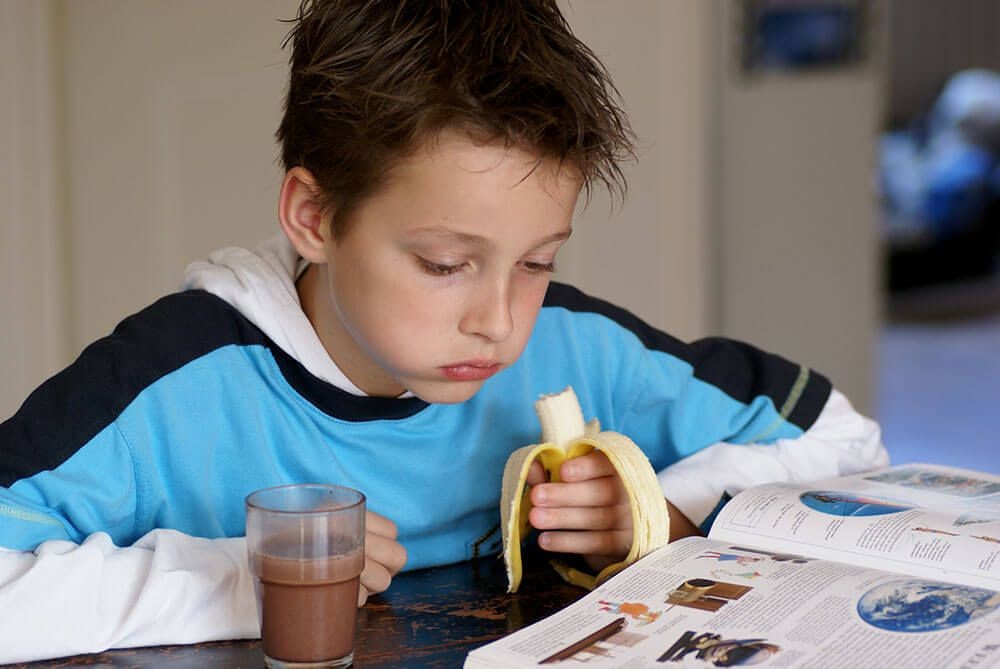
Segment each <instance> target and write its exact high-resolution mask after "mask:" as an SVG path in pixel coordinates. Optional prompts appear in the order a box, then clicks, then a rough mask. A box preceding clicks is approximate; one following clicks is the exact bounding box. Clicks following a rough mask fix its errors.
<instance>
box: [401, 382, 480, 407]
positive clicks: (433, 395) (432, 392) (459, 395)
mask: <svg viewBox="0 0 1000 669" xmlns="http://www.w3.org/2000/svg"><path fill="white" fill-rule="evenodd" d="M482 387H483V382H482V381H466V382H460V381H457V382H445V383H427V384H422V383H416V384H414V385H413V386H412V387H411V388H410V389H409V390H410V392H411V393H413V394H414V395H416V396H417V397H419V398H420V399H422V400H423V401H425V402H428V403H429V404H461V403H462V402H466V401H468V400H470V399H472V398H473V397H474V396H475V395H476V393H478V392H479V389H480V388H482Z"/></svg>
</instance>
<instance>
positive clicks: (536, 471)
mask: <svg viewBox="0 0 1000 669" xmlns="http://www.w3.org/2000/svg"><path fill="white" fill-rule="evenodd" d="M548 480H549V477H548V476H547V475H546V473H545V468H544V467H542V463H541V462H539V461H538V460H535V461H534V462H532V463H531V468H530V469H529V470H528V479H527V481H528V485H538V484H539V483H546V482H547V481H548Z"/></svg>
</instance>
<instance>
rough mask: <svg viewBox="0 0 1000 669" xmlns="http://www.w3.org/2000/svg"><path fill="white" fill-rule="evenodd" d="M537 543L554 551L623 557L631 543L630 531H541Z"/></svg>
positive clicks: (545, 548)
mask: <svg viewBox="0 0 1000 669" xmlns="http://www.w3.org/2000/svg"><path fill="white" fill-rule="evenodd" d="M538 545H539V546H540V547H541V548H543V549H544V550H547V551H552V552H554V553H575V554H577V555H607V556H613V557H618V558H621V557H624V556H625V555H627V554H628V551H629V548H631V545H632V532H631V531H627V532H626V531H622V530H611V531H604V532H542V533H541V534H539V535H538Z"/></svg>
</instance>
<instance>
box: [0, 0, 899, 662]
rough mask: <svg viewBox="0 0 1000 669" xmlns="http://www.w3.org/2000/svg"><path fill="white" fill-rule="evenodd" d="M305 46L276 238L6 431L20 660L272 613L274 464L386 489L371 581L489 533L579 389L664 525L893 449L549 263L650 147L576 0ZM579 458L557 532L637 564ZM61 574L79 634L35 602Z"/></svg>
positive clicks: (313, 37)
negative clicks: (252, 499)
mask: <svg viewBox="0 0 1000 669" xmlns="http://www.w3.org/2000/svg"><path fill="white" fill-rule="evenodd" d="M290 41H291V43H292V56H291V78H290V83H289V90H288V97H287V101H286V105H285V114H284V118H283V120H282V123H281V126H280V128H279V130H278V139H279V141H280V143H281V147H282V159H283V162H284V166H285V170H286V174H285V178H284V182H283V184H282V188H281V194H280V198H279V206H278V219H279V224H280V226H281V229H282V232H283V235H282V236H281V237H280V238H278V239H275V240H271V241H270V242H267V243H265V244H264V245H262V246H261V247H260V248H259V249H258V250H257V251H256V252H250V251H245V250H241V249H224V250H222V251H220V252H217V253H215V254H213V255H212V256H211V258H210V259H209V261H208V262H203V263H195V264H194V265H192V266H191V267H189V268H188V272H187V275H186V279H185V287H186V288H187V290H185V291H184V292H182V293H178V294H176V295H171V296H168V297H166V298H164V299H162V300H160V301H159V302H157V303H156V304H154V305H152V306H151V307H149V308H148V309H146V310H144V311H143V312H141V313H139V314H137V315H135V316H133V317H131V318H129V319H126V320H125V321H124V322H123V323H122V324H121V325H120V326H119V327H118V328H117V329H116V330H115V332H114V334H113V335H112V336H110V337H108V338H106V339H104V340H101V341H98V342H96V343H95V344H93V345H92V346H91V347H89V348H88V349H87V350H86V351H84V353H83V354H82V355H81V357H80V359H79V360H77V361H76V362H75V363H74V364H73V365H72V366H71V367H70V368H68V369H67V370H65V371H64V372H62V373H61V374H59V375H57V376H56V377H54V378H53V379H51V380H49V381H48V382H46V384H44V385H43V386H41V387H40V388H39V389H38V390H37V391H36V392H35V393H33V394H32V396H31V397H30V398H29V399H28V401H27V402H26V403H25V405H24V406H23V407H22V409H21V410H20V411H19V412H18V413H17V414H16V415H15V416H14V417H13V418H11V419H10V420H9V421H7V422H6V423H4V424H3V425H2V426H0V485H2V486H5V487H4V488H0V546H3V547H6V548H7V549H9V551H8V552H6V553H3V554H0V583H4V582H6V583H8V584H9V585H10V586H11V587H9V588H7V591H6V592H4V593H0V596H3V595H7V596H8V599H7V601H5V602H0V603H2V604H4V605H5V607H6V608H7V610H13V609H14V608H15V607H16V608H17V609H18V610H20V611H22V612H24V615H22V616H20V619H21V620H19V621H14V622H13V623H12V624H11V626H6V625H5V627H4V628H3V630H2V631H0V648H2V649H4V650H6V651H7V652H9V653H13V654H15V657H13V658H0V659H28V658H29V657H41V656H42V654H48V655H58V654H65V653H72V652H82V651H94V650H100V649H102V648H106V647H109V646H115V645H117V646H125V645H151V644H154V643H168V642H189V641H195V640H200V639H211V638H227V637H245V636H254V635H256V633H257V629H256V617H255V614H254V607H253V603H252V591H251V589H250V585H249V581H248V575H247V572H246V566H245V562H246V558H245V554H244V551H245V548H244V547H243V545H242V543H241V542H240V540H239V539H238V537H239V536H240V535H241V534H242V533H243V522H244V516H243V507H242V501H243V498H244V496H245V495H246V494H247V493H249V492H251V491H253V490H255V489H258V488H262V487H266V486H271V485H278V484H282V483H290V482H295V481H324V482H332V483H339V484H343V485H348V486H351V487H355V488H358V489H360V490H362V491H363V492H365V494H366V495H367V497H368V502H369V509H370V511H371V513H370V514H369V517H368V533H367V536H366V566H365V571H364V573H363V575H362V584H363V589H362V596H361V601H360V602H359V605H360V604H363V602H364V599H365V598H366V597H367V595H368V593H377V592H381V591H383V590H385V589H386V588H388V587H390V584H391V580H392V577H393V576H394V575H395V574H396V573H397V572H398V571H399V570H400V569H402V568H404V567H405V568H408V569H415V568H420V567H426V566H430V565H435V564H444V563H448V562H455V561H458V560H464V559H468V558H471V557H475V556H478V555H486V554H491V553H495V552H496V551H497V549H498V547H499V527H498V515H499V514H498V509H497V503H498V497H499V487H500V477H501V472H502V469H503V464H504V462H505V461H506V459H507V456H508V455H509V454H510V453H511V451H513V450H514V449H516V448H518V447H520V446H522V445H524V444H527V443H531V442H534V441H537V438H538V427H537V423H536V419H535V416H534V412H533V409H532V403H533V402H534V400H535V398H537V396H538V395H539V394H541V393H546V392H554V391H558V390H561V389H562V388H564V387H565V386H567V385H572V386H573V387H574V389H575V391H576V393H577V395H578V396H579V398H580V401H581V404H582V406H583V411H584V415H586V416H587V417H597V418H599V419H600V420H601V423H602V425H603V426H604V427H605V428H606V429H611V430H616V431H619V432H623V433H625V434H627V435H629V436H630V437H632V438H633V440H634V441H636V443H638V444H639V445H640V446H641V447H642V448H643V449H644V450H645V452H646V453H647V454H648V456H649V457H650V460H651V461H652V463H653V464H654V466H655V467H656V468H657V470H658V471H660V472H661V474H660V479H661V483H662V484H663V486H664V493H665V498H666V500H667V502H666V503H667V504H668V508H669V510H670V513H671V517H672V519H673V521H674V522H672V525H671V529H672V534H673V536H672V538H677V537H679V536H683V535H686V534H692V533H695V532H697V528H696V527H695V525H694V524H695V523H699V524H707V523H708V522H710V520H709V519H710V514H711V511H712V510H713V508H714V507H715V505H716V504H717V503H718V501H719V500H720V497H721V496H722V495H723V493H724V492H725V491H726V490H727V489H737V488H741V487H745V486H746V485H749V484H752V483H757V482H761V481H764V480H775V479H788V478H812V477H821V476H828V475H836V474H842V473H847V472H853V471H858V470H862V469H867V468H871V467H874V466H878V465H881V464H884V461H885V452H884V449H883V448H882V446H881V443H880V441H879V434H878V429H877V427H876V426H875V425H874V424H873V423H871V422H870V421H868V420H866V419H864V418H862V417H861V416H859V415H858V414H856V413H854V412H853V410H852V409H851V408H850V405H849V404H848V403H847V401H846V400H845V399H844V398H843V396H842V395H840V394H839V393H837V392H836V391H834V390H832V388H831V387H830V384H829V383H828V382H827V381H826V380H825V379H824V378H823V377H821V376H819V375H817V374H815V373H812V372H810V371H808V370H805V369H803V368H800V367H799V366H797V365H793V364H791V363H789V362H787V361H784V360H782V359H780V358H777V357H776V356H772V355H769V354H765V353H763V352H760V351H757V350H756V349H753V348H752V347H749V346H746V345H743V344H738V343H736V342H730V341H725V340H705V341H702V342H696V343H695V344H692V345H685V344H683V343H681V342H678V341H677V340H675V339H673V338H671V337H669V336H668V335H666V334H664V333H662V332H658V331H656V330H654V329H652V328H650V327H649V326H647V325H645V324H644V323H642V322H641V321H639V320H638V319H636V318H635V317H634V316H632V315H630V314H628V313H626V312H624V311H622V310H621V309H618V308H616V307H614V306H612V305H609V304H607V303H604V302H601V301H599V300H595V299H593V298H590V297H587V296H585V295H583V294H581V293H579V292H578V291H575V290H574V289H572V288H570V287H568V286H564V285H560V284H556V283H550V275H551V272H552V271H553V269H554V262H555V257H556V255H557V252H558V250H559V248H560V247H561V246H562V244H563V243H565V242H566V240H567V238H568V237H569V236H570V233H571V219H572V213H573V211H574V207H575V205H576V202H577V198H578V195H579V193H580V191H581V190H583V189H589V188H590V187H591V186H592V185H594V184H595V183H597V182H601V183H604V184H606V185H607V186H609V187H610V188H611V189H612V190H623V188H624V184H623V183H622V178H621V172H620V170H619V168H618V163H619V161H621V160H622V159H624V158H627V157H628V156H630V155H631V132H630V130H629V127H628V124H627V121H626V119H625V118H624V116H623V114H622V113H621V111H620V109H619V108H618V106H617V104H616V100H615V95H614V88H613V86H612V84H611V82H610V81H609V79H608V77H607V74H606V72H605V70H604V69H603V67H602V66H601V65H600V63H599V62H598V61H597V60H596V59H595V58H594V56H593V54H591V53H590V51H589V50H588V49H587V48H586V47H585V46H583V45H582V44H580V43H579V42H578V41H577V40H576V39H575V38H574V37H573V36H572V34H571V32H570V31H569V29H568V27H567V26H566V24H565V22H564V20H563V18H562V17H561V15H560V14H559V11H558V9H557V7H556V5H555V3H554V2H551V1H549V0H524V1H523V2H496V3H493V2H491V3H471V2H469V3H467V2H454V3H452V2H447V1H441V2H427V1H426V0H399V1H397V2H383V1H372V0H369V1H365V0H329V1H320V0H317V1H315V2H312V1H306V2H304V3H303V5H302V7H301V8H300V12H299V16H298V18H297V20H296V22H295V26H294V28H293V30H292V33H291V35H290ZM561 474H562V478H563V479H564V482H562V483H547V482H545V481H544V480H542V478H541V475H540V472H539V471H538V470H537V469H536V471H535V472H534V473H533V475H532V478H531V482H532V483H533V484H534V485H533V489H532V493H531V494H532V497H533V502H534V503H535V505H536V507H535V509H534V510H533V511H532V516H531V522H532V524H533V525H534V526H535V527H536V528H537V529H538V530H540V534H539V538H538V541H539V543H540V544H541V546H542V547H543V548H544V549H546V550H551V551H555V552H560V553H572V554H578V555H581V556H583V557H584V558H585V559H586V560H587V561H588V562H589V563H590V565H591V566H593V567H598V566H600V565H601V564H602V563H604V562H606V561H609V560H616V559H620V558H621V557H622V556H624V555H625V554H626V552H627V548H628V546H627V541H628V540H629V537H630V535H631V531H630V526H629V523H630V522H631V521H630V515H629V513H628V510H627V507H626V506H625V499H624V495H623V491H622V487H621V482H620V481H619V480H618V478H617V477H616V476H615V474H614V472H613V470H612V469H611V468H610V466H609V465H608V463H607V461H606V459H605V458H604V457H603V456H601V455H600V454H592V455H589V456H585V457H581V458H578V459H575V460H573V461H570V462H568V463H566V464H565V465H564V466H563V469H562V472H561ZM54 540H61V541H54ZM29 551H34V553H31V552H29ZM95 584H98V585H95ZM54 590H57V591H58V592H59V597H60V600H61V601H64V602H66V604H65V606H64V607H63V608H64V609H68V610H69V611H71V612H72V611H75V612H76V615H75V616H73V618H72V621H73V623H72V624H73V625H75V626H76V627H74V628H73V629H74V630H79V631H74V632H72V633H73V634H76V635H77V636H75V637H72V638H70V637H69V636H68V635H69V634H71V632H70V631H69V629H70V626H69V625H67V626H66V627H61V626H60V625H59V624H54V623H53V620H52V617H53V616H58V615H63V611H54V610H53V609H54V608H56V607H53V606H51V603H49V606H45V607H42V606H40V605H39V604H38V601H39V600H43V599H44V597H39V595H40V594H42V593H44V592H46V591H48V592H52V591H54ZM94 608H96V609H98V610H101V611H103V612H104V614H103V615H99V616H87V617H84V622H85V623H86V624H84V625H82V626H81V625H80V621H81V616H80V615H79V612H80V611H82V610H93V609H94ZM32 611H39V612H40V613H39V614H38V615H41V614H42V613H44V615H45V616H46V621H47V622H48V623H49V624H48V625H47V626H45V629H63V630H66V631H65V633H61V635H60V636H59V637H58V638H55V639H53V638H44V639H43V638H42V637H41V636H40V632H39V631H38V630H39V629H40V626H39V625H37V618H35V619H34V620H35V622H34V624H32V621H33V618H32ZM22 620H23V621H24V622H23V623H22V622H21V621H22ZM153 621H155V623H156V624H155V625H152V624H151V623H152V622H153ZM11 648H13V649H14V650H10V649H11ZM0 652H2V651H0ZM17 653H21V656H20V657H17V656H16V654H17Z"/></svg>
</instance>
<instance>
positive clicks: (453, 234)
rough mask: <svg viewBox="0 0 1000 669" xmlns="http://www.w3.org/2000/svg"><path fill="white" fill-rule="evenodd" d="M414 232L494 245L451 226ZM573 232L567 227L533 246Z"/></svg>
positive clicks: (564, 237) (479, 244)
mask: <svg viewBox="0 0 1000 669" xmlns="http://www.w3.org/2000/svg"><path fill="white" fill-rule="evenodd" d="M414 234H417V235H431V236H434V237H440V238H442V239H452V240H455V241H457V242H461V243H463V244H468V245H469V246H478V247H480V248H483V247H488V246H490V245H492V242H491V241H490V240H489V239H487V238H486V237H482V236H480V235H470V234H469V233H467V232H459V231H458V230H451V229H449V228H442V227H436V226H435V227H427V228H417V229H416V230H414ZM571 234H573V229H572V228H567V229H566V230H561V231H560V232H556V233H553V234H551V235H549V236H547V237H545V238H543V239H540V240H538V243H537V244H535V246H533V247H532V248H538V247H539V246H545V245H546V244H551V243H552V242H559V241H562V240H564V239H569V237H570V235H571Z"/></svg>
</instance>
